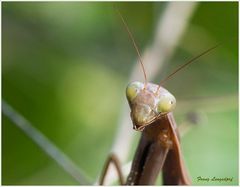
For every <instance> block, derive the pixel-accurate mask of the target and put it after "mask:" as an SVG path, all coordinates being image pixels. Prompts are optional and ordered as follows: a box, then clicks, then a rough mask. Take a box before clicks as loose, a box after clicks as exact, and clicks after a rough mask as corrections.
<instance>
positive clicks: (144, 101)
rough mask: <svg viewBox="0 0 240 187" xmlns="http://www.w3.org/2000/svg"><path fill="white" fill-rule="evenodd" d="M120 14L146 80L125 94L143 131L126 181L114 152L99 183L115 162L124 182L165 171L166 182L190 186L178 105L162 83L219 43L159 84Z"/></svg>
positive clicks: (144, 180)
mask: <svg viewBox="0 0 240 187" xmlns="http://www.w3.org/2000/svg"><path fill="white" fill-rule="evenodd" d="M117 13H118V14H119V16H120V18H121V20H122V22H123V24H124V27H125V28H126V30H127V32H128V34H129V37H130V39H131V40H132V43H133V46H134V48H135V50H136V52H137V55H138V58H139V62H140V64H141V67H142V70H143V73H144V79H145V81H144V83H142V82H138V81H134V82H132V83H130V84H129V85H128V86H127V89H126V96H127V99H128V103H129V106H130V109H131V119H132V122H133V129H134V130H137V131H142V136H141V139H140V142H139V145H138V148H137V150H136V152H135V156H134V160H133V163H132V167H131V171H130V173H129V175H128V178H127V180H126V181H124V179H123V175H122V173H121V169H120V166H119V162H118V160H117V157H116V156H115V155H111V156H110V157H109V159H108V160H107V163H106V164H105V168H104V171H103V175H102V176H101V178H100V184H101V185H102V184H103V183H104V178H105V175H106V172H107V169H108V166H109V164H110V163H111V162H113V163H114V164H115V166H116V169H117V172H118V175H119V181H120V183H121V184H126V185H139V184H140V185H152V184H155V182H156V179H157V176H158V174H159V172H160V171H161V170H162V174H163V184H165V185H190V184H191V179H190V177H189V175H188V172H187V169H186V167H185V165H184V161H183V156H182V153H181V147H180V136H179V132H178V129H177V125H176V122H175V120H174V117H173V113H172V112H173V110H174V108H175V106H176V99H175V97H174V96H173V95H172V94H171V93H170V92H169V91H168V90H166V89H165V88H163V87H162V85H163V84H164V83H165V81H167V80H168V79H169V78H171V77H172V76H173V75H174V74H175V73H177V72H178V71H180V70H181V69H183V68H184V67H185V66H187V65H189V64H191V63H192V62H194V61H195V60H196V59H198V58H199V57H201V56H203V55H204V54H206V53H208V52H209V51H211V50H213V49H215V48H216V47H217V46H218V45H215V46H214V47H211V48H209V49H207V50H206V51H204V52H202V53H201V54H200V55H198V56H196V57H194V58H193V59H191V60H190V61H188V62H187V63H185V64H183V65H182V66H180V67H179V68H177V69H176V70H175V71H173V72H172V73H171V74H169V75H168V76H167V77H166V78H165V79H163V80H162V81H161V82H160V84H159V85H157V84H153V83H148V81H147V75H146V72H145V69H144V65H143V61H142V58H141V55H140V53H139V50H138V47H137V45H136V43H135V41H134V38H133V36H132V33H131V32H130V30H129V28H128V26H127V23H126V22H125V20H124V18H123V17H122V15H121V13H120V12H119V11H118V10H117Z"/></svg>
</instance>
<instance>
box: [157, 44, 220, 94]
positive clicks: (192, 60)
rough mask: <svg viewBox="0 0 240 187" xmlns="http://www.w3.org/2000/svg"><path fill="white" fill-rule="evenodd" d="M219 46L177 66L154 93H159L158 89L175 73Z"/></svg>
mask: <svg viewBox="0 0 240 187" xmlns="http://www.w3.org/2000/svg"><path fill="white" fill-rule="evenodd" d="M219 45H220V44H216V45H215V46H213V47H211V48H209V49H207V50H205V51H203V52H202V53H200V54H199V55H197V56H195V57H194V58H192V59H190V60H189V61H188V62H186V63H185V64H183V65H181V66H179V67H178V68H177V69H175V70H174V71H173V72H172V73H170V74H169V75H168V76H167V77H166V78H164V79H163V80H162V81H161V82H160V84H159V85H158V89H157V91H156V93H157V92H158V91H159V89H160V87H161V86H162V85H163V84H164V83H165V82H166V81H167V80H169V79H170V78H171V77H172V76H173V75H175V74H176V73H177V72H179V71H180V70H182V69H183V68H185V67H186V66H188V65H189V64H191V63H193V62H195V61H196V60H197V59H199V58H200V57H201V56H203V55H205V54H207V53H209V52H210V51H212V50H214V49H216V48H217V47H218V46H219Z"/></svg>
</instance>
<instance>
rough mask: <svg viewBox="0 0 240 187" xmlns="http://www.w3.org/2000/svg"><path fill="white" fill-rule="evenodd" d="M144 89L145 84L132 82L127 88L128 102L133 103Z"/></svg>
mask: <svg viewBox="0 0 240 187" xmlns="http://www.w3.org/2000/svg"><path fill="white" fill-rule="evenodd" d="M143 88H144V84H143V83H141V82H137V81H135V82H132V83H130V84H129V85H128V86H127V89H126V95H127V99H128V101H132V100H133V99H134V98H135V97H136V96H137V95H138V93H139V92H140V90H142V89H143Z"/></svg>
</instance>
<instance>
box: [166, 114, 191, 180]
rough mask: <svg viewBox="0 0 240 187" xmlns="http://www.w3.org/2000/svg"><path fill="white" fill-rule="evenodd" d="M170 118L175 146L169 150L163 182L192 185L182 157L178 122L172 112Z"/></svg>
mask: <svg viewBox="0 0 240 187" xmlns="http://www.w3.org/2000/svg"><path fill="white" fill-rule="evenodd" d="M168 119H169V122H170V127H171V133H172V142H173V147H172V149H171V150H169V153H168V155H167V158H166V160H165V163H164V166H163V183H164V185H190V184H191V180H190V178H189V176H188V172H187V169H186V168H185V164H184V161H183V158H182V153H181V148H180V143H179V137H178V136H177V129H176V122H175V120H174V118H173V116H172V114H169V115H168Z"/></svg>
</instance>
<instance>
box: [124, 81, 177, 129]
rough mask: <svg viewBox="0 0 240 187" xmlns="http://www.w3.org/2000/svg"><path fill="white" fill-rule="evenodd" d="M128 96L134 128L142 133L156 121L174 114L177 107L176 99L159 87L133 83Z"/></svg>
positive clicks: (150, 84) (127, 90)
mask: <svg viewBox="0 0 240 187" xmlns="http://www.w3.org/2000/svg"><path fill="white" fill-rule="evenodd" d="M126 96H127V99H128V103H129V106H130V109H131V118H132V121H133V128H134V129H135V130H138V131H142V130H143V129H144V128H145V127H146V126H147V125H149V124H151V123H152V122H154V121H155V120H156V119H158V118H160V117H162V116H163V115H166V114H167V113H169V112H172V111H173V109H174V108H175V106H176V99H175V97H174V96H173V95H172V94H171V93H170V92H169V91H167V90H166V89H165V88H163V87H160V88H159V85H156V84H152V83H147V84H146V85H145V86H144V83H141V82H137V81H135V82H132V83H130V84H129V85H128V86H127V89H126Z"/></svg>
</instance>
